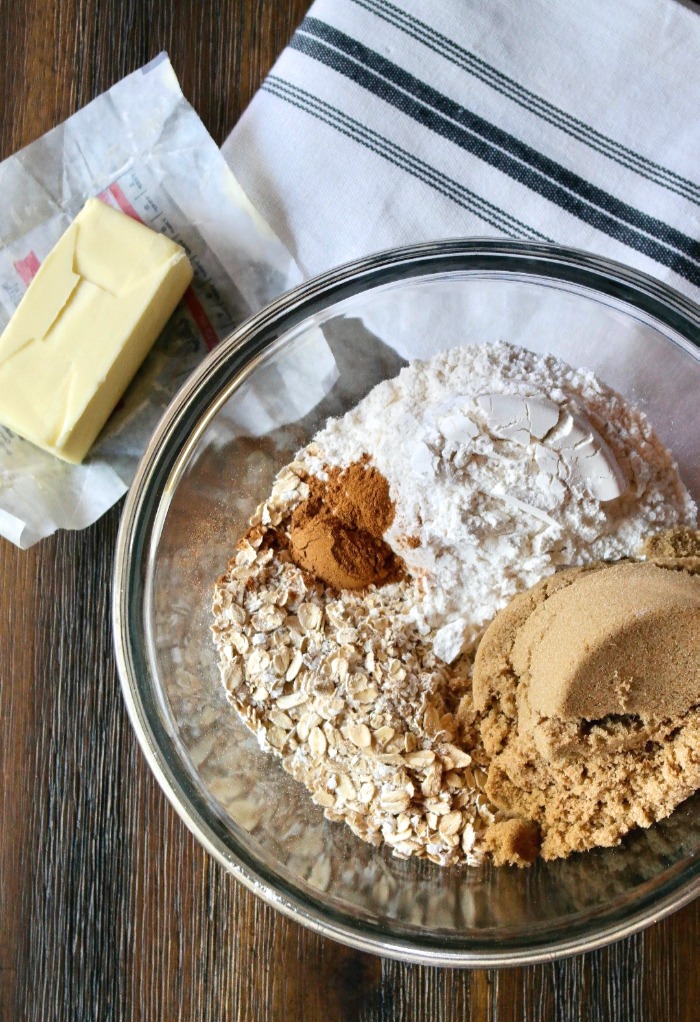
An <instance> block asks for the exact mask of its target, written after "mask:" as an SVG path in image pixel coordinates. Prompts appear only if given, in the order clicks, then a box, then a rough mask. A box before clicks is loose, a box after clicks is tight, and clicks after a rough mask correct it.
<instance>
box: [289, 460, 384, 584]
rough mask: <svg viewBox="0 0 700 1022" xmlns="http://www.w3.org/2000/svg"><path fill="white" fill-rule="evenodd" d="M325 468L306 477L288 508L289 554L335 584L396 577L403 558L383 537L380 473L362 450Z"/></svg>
mask: <svg viewBox="0 0 700 1022" xmlns="http://www.w3.org/2000/svg"><path fill="white" fill-rule="evenodd" d="M326 474H327V477H328V478H327V480H321V479H318V478H317V477H315V476H311V477H309V478H308V479H307V483H308V484H309V491H310V492H309V496H308V497H307V499H306V500H305V501H303V502H302V503H301V504H299V506H298V507H297V508H296V509H295V510H294V512H293V514H292V521H291V527H290V542H289V551H290V554H291V556H292V559H293V560H294V562H295V563H296V564H298V565H299V567H301V568H304V569H306V570H307V571H310V572H311V573H312V574H313V575H315V576H316V577H317V578H319V579H321V580H322V581H323V582H325V583H326V584H327V585H330V586H333V587H334V588H336V589H365V588H366V587H367V586H369V585H371V584H373V583H374V584H375V585H384V584H386V583H387V582H393V581H396V579H398V578H400V576H401V574H402V572H403V562H402V561H401V559H400V558H399V557H397V556H396V555H395V554H394V552H393V550H392V549H391V547H390V546H389V545H388V544H387V543H385V542H384V539H383V536H384V533H385V532H386V530H387V529H388V528H389V526H390V525H391V523H392V521H393V520H394V504H393V501H392V500H391V497H390V495H389V484H388V483H387V481H386V479H385V478H384V476H383V475H382V474H381V472H378V471H377V469H376V468H373V467H372V465H370V464H369V457H368V456H365V457H364V458H363V459H362V460H361V461H356V462H353V463H352V464H351V465H349V466H348V467H347V468H346V469H343V470H341V469H339V468H327V469H326Z"/></svg>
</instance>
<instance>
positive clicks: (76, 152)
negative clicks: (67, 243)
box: [0, 54, 313, 548]
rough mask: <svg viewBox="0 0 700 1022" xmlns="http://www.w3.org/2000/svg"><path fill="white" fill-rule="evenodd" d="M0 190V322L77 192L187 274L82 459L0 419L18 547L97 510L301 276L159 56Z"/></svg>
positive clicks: (31, 157) (9, 519)
mask: <svg viewBox="0 0 700 1022" xmlns="http://www.w3.org/2000/svg"><path fill="white" fill-rule="evenodd" d="M0 193H1V194H2V196H3V203H2V205H1V206H0V331H2V330H3V329H4V328H5V326H6V324H7V322H8V320H9V318H10V316H11V315H12V312H13V311H14V309H15V308H16V307H17V305H18V304H19V302H20V300H21V298H22V296H23V294H24V292H25V290H26V288H27V286H28V284H29V282H30V280H31V279H32V277H33V275H34V274H35V273H36V270H37V269H38V267H39V265H40V264H41V262H42V260H43V259H44V258H45V257H46V255H47V254H48V252H49V251H50V249H51V248H52V247H53V246H54V244H55V243H56V242H57V241H58V239H59V237H60V236H61V234H63V232H64V231H65V230H66V228H67V227H68V225H69V224H70V223H71V221H72V220H73V219H74V218H75V216H76V215H77V214H78V212H79V211H80V209H81V208H82V206H83V205H84V203H85V200H86V199H87V198H88V197H90V196H94V195H97V196H99V197H100V198H102V199H103V200H104V201H106V202H109V203H110V204H111V205H113V206H115V207H117V208H121V209H122V210H123V211H124V212H127V213H128V214H129V215H132V216H136V217H137V218H138V219H141V220H142V221H143V222H144V223H146V224H148V225H149V226H151V227H153V228H154V229H156V230H159V231H161V232H162V233H164V234H167V235H168V236H169V237H172V238H173V239H174V240H175V241H177V242H179V244H181V245H183V247H184V248H185V249H186V250H187V253H188V255H189V257H190V260H191V262H192V264H193V267H194V270H195V279H194V282H193V285H192V287H191V288H190V289H189V290H188V292H187V294H186V296H185V298H184V299H183V302H182V303H181V305H180V306H179V307H178V309H177V311H176V312H175V314H174V315H173V317H172V319H171V320H170V322H169V323H168V326H167V327H166V329H165V330H164V332H163V334H162V335H161V337H160V338H159V340H158V341H157V342H156V345H155V346H154V348H153V350H152V351H151V353H150V355H149V356H148V358H147V359H146V362H145V363H144V365H143V367H142V368H141V370H140V371H139V373H138V375H137V377H136V378H135V380H134V382H133V383H132V385H131V387H130V388H129V390H128V391H127V393H126V394H125V396H124V399H123V400H122V402H121V404H120V405H119V406H118V408H117V409H116V411H115V413H114V414H113V415H112V417H111V418H110V420H109V422H108V423H107V426H106V427H105V429H104V431H103V433H102V435H101V436H100V437H99V438H98V440H97V442H96V444H95V446H94V447H93V449H92V450H91V452H90V454H89V455H88V458H87V459H86V461H85V462H84V463H83V464H82V465H79V466H73V465H68V464H65V463H64V462H62V461H60V460H58V459H57V458H54V457H53V456H52V455H50V454H47V453H46V452H44V451H42V450H40V449H39V448H37V447H35V446H34V445H33V444H30V443H28V442H27V441H25V440H22V439H21V438H19V437H17V436H15V435H14V434H13V433H11V432H10V431H9V430H6V429H4V428H2V427H0V535H3V536H5V537H6V538H7V539H9V540H10V541H11V542H12V543H15V544H17V545H18V546H21V547H23V548H26V547H29V546H31V545H32V544H33V543H36V542H37V541H38V540H39V539H41V538H42V537H44V536H48V535H50V534H51V533H52V532H54V531H55V530H56V529H58V528H65V529H80V528H84V527H85V526H87V525H89V524H91V523H92V522H94V521H95V520H96V519H97V518H99V517H100V516H101V515H102V514H104V512H105V511H107V509H108V508H109V507H111V506H112V504H114V503H115V502H116V501H117V500H118V499H119V498H120V496H121V495H122V494H123V493H124V492H125V491H126V489H127V487H128V485H129V483H130V482H131V479H132V477H133V474H134V471H135V469H136V465H137V464H138V460H139V458H140V456H141V454H142V453H143V451H144V449H145V447H146V445H147V443H148V440H149V439H150V437H151V435H152V433H153V430H154V428H155V426H156V424H157V422H158V420H159V418H160V416H161V415H162V413H163V411H164V409H165V407H166V406H167V404H168V403H169V401H170V399H171V398H172V396H173V394H174V393H175V392H176V390H177V389H178V388H179V387H180V385H181V384H182V383H183V382H184V380H185V379H186V378H187V377H188V376H189V374H190V373H191V372H192V370H193V369H194V367H195V366H196V365H197V364H198V363H199V362H200V361H201V360H202V359H203V358H204V357H205V356H206V354H207V352H208V350H210V349H211V348H212V347H213V346H214V345H215V344H217V343H218V341H220V340H221V339H222V338H223V337H225V336H226V335H227V334H229V333H230V332H231V330H232V329H233V328H234V327H235V326H236V325H237V324H238V323H240V322H241V321H242V320H243V319H245V318H246V317H247V316H248V315H250V314H251V313H253V312H255V311H257V310H258V309H259V308H261V307H262V306H263V305H266V304H267V303H268V302H269V301H271V300H272V299H273V298H274V297H276V296H277V295H278V294H280V293H281V292H282V291H284V290H286V289H287V288H288V287H290V286H292V285H293V284H296V283H298V282H299V280H300V274H299V271H298V269H297V267H296V266H295V264H294V263H293V261H292V259H291V257H290V256H289V253H288V252H287V250H286V249H285V248H284V246H283V245H282V244H281V243H280V241H279V240H278V238H277V237H276V235H275V234H274V233H273V232H272V230H271V229H270V228H269V227H268V226H267V224H266V223H265V222H264V220H262V218H261V217H260V216H259V214H258V213H257V212H256V211H255V210H254V209H253V207H252V206H251V204H250V202H249V201H248V199H247V198H246V196H245V194H244V193H243V191H242V189H241V188H240V186H239V184H238V182H237V181H236V179H235V177H234V176H233V174H232V172H231V170H230V169H229V168H228V166H227V165H226V163H225V161H224V159H223V157H222V156H221V153H220V151H219V149H218V147H217V146H216V144H215V142H214V141H213V139H212V138H211V136H210V135H209V134H208V132H207V131H206V128H205V127H204V125H203V124H202V122H201V121H200V119H199V117H198V116H197V114H196V113H195V112H194V110H193V109H192V107H191V106H190V105H189V103H188V102H187V101H186V100H185V98H184V97H183V95H182V92H181V91H180V86H179V84H178V81H177V78H176V76H175V73H174V71H173V69H172V67H171V65H170V62H169V61H168V58H167V56H166V55H165V54H161V55H160V56H159V57H157V58H156V59H155V60H153V61H151V63H150V64H148V65H146V67H144V68H142V69H141V70H139V71H135V72H134V73H133V74H131V75H129V76H128V77H127V78H125V79H124V80H123V81H121V82H119V83H117V84H116V85H115V86H114V87H113V88H111V89H110V90H109V91H108V92H106V93H104V94H103V95H102V96H99V97H98V98H97V99H95V100H94V101H93V102H92V103H90V104H89V105H88V106H86V107H84V108H83V109H82V110H80V111H79V112H78V113H76V114H75V115H74V116H73V117H71V118H69V119H68V120H67V121H66V122H65V123H64V124H61V125H59V127H57V128H55V129H54V130H53V131H50V132H48V134H46V135H44V136H43V137H42V138H40V139H38V140H37V141H36V142H34V143H32V144H31V145H29V146H28V147H27V148H26V149H23V150H22V151H21V152H19V153H17V154H16V155H14V156H11V157H9V158H8V159H7V160H5V161H4V162H3V163H2V164H0ZM309 400H311V401H313V395H310V396H309Z"/></svg>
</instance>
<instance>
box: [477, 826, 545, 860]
mask: <svg viewBox="0 0 700 1022" xmlns="http://www.w3.org/2000/svg"><path fill="white" fill-rule="evenodd" d="M485 840H486V847H487V848H488V850H489V851H490V852H491V855H492V858H493V864H494V866H529V865H531V864H532V863H533V862H534V861H535V859H536V858H537V856H538V855H539V854H540V841H541V838H540V828H539V827H538V826H537V824H536V823H535V822H534V821H533V820H520V819H512V820H499V821H498V822H497V823H492V824H491V826H490V827H489V828H488V829H487V831H486V837H485Z"/></svg>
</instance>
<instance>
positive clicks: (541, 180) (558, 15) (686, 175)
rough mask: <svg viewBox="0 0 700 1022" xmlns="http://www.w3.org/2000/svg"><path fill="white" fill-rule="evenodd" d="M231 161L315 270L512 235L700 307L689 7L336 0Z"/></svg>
mask: <svg viewBox="0 0 700 1022" xmlns="http://www.w3.org/2000/svg"><path fill="white" fill-rule="evenodd" d="M223 151H224V154H225V156H226V157H227V159H228V161H229V162H230V164H231V166H232V168H233V170H234V172H235V174H236V175H237V177H238V179H239V181H240V182H241V184H242V186H243V188H244V189H245V191H246V192H247V194H248V196H249V198H250V199H251V201H252V203H253V205H254V206H255V207H256V208H257V209H258V210H259V212H260V213H261V214H262V215H263V217H264V218H265V219H266V220H267V222H268V223H269V224H270V225H271V226H272V228H273V229H274V230H275V231H276V232H277V234H278V235H279V237H280V238H281V239H282V241H283V242H284V243H285V244H286V245H287V247H288V249H289V250H290V252H291V253H292V255H293V256H294V258H295V260H296V262H297V265H298V267H299V269H300V271H301V274H302V275H303V276H311V275H313V274H315V273H318V272H320V271H322V270H325V269H328V268H330V267H332V266H335V265H338V264H340V263H343V262H346V261H348V260H350V259H354V258H357V257H359V256H363V255H367V254H369V253H371V252H375V251H378V250H380V249H384V248H390V247H393V246H395V245H400V244H405V243H410V242H418V241H428V240H434V239H437V238H454V237H460V236H481V237H484V236H506V237H511V238H520V239H523V238H529V239H539V240H550V241H554V242H558V243H560V244H565V245H569V246H573V247H576V248H581V249H587V250H589V251H593V252H596V253H599V254H601V255H605V256H609V257H611V258H613V259H617V260H620V261H621V262H624V263H627V264H628V265H632V266H635V267H638V268H639V269H641V270H644V271H646V272H647V273H651V274H653V275H655V276H656V277H657V278H660V279H663V280H665V281H666V282H668V283H670V284H672V285H673V286H675V287H676V288H678V289H679V290H681V291H683V292H685V293H686V294H687V295H689V296H690V297H692V298H694V299H695V300H696V301H697V300H699V299H700V14H698V13H696V12H695V11H694V10H693V9H691V8H690V7H688V6H684V5H682V4H681V3H678V2H677V0H615V3H610V0H391V2H390V0H316V3H314V4H313V5H312V7H311V8H310V10H309V13H308V15H307V17H306V18H305V19H304V21H303V23H302V24H301V26H300V27H299V29H298V31H297V32H296V34H295V35H294V37H293V39H292V41H291V43H290V45H289V46H288V47H287V49H286V50H285V51H284V52H283V54H282V56H281V57H280V58H279V60H278V61H277V63H276V64H275V66H274V68H273V69H272V71H271V73H270V74H269V76H268V78H267V79H266V81H265V83H264V85H263V87H262V88H261V89H260V91H259V92H258V93H257V95H256V96H255V97H254V99H253V101H252V103H251V104H250V106H249V108H248V109H247V111H246V112H245V114H244V115H243V117H242V118H241V120H240V122H239V124H238V125H237V126H236V128H235V130H234V131H233V133H232V134H231V135H230V137H229V138H228V139H227V141H226V143H225V145H224V148H223Z"/></svg>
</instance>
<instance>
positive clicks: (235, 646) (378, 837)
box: [214, 465, 498, 865]
mask: <svg viewBox="0 0 700 1022" xmlns="http://www.w3.org/2000/svg"><path fill="white" fill-rule="evenodd" d="M295 467H297V466H294V465H292V466H290V467H289V469H288V470H287V471H286V472H283V473H282V474H281V476H280V477H279V478H278V480H277V482H276V484H275V487H274V488H273V491H272V495H271V497H270V499H269V500H268V501H267V502H266V503H265V504H263V505H262V506H261V507H260V508H259V509H258V512H257V513H256V515H255V516H254V518H253V525H252V528H251V530H250V532H249V534H248V538H247V539H244V540H243V541H242V542H241V544H240V549H239V552H238V554H237V555H236V557H235V558H234V561H232V563H231V565H230V567H229V571H228V573H227V574H226V575H225V576H223V577H222V579H221V580H220V581H219V583H218V584H217V586H216V591H215V600H214V615H215V621H216V623H215V626H214V638H215V642H216V645H217V647H218V650H219V655H220V664H221V672H222V679H223V682H224V685H225V687H226V689H227V692H228V693H229V698H230V700H231V702H232V703H233V705H234V706H235V707H236V709H237V710H238V712H239V713H240V715H241V717H242V718H243V720H244V722H245V723H246V724H247V726H248V727H249V728H251V730H253V731H254V732H255V733H256V734H257V737H258V740H259V742H260V744H261V746H262V747H263V748H265V749H268V750H271V751H273V752H275V753H276V754H277V755H279V756H281V757H282V764H283V766H284V768H285V769H286V770H287V771H288V772H289V773H291V774H292V775H293V776H294V777H295V778H297V780H300V781H301V782H302V783H304V784H305V785H306V787H307V788H308V789H309V791H310V792H311V795H312V798H313V799H314V801H315V802H317V804H319V805H321V806H322V807H323V808H324V812H325V815H326V816H327V817H328V818H329V819H331V820H344V821H345V822H346V823H348V825H349V826H350V827H351V829H352V830H353V831H354V832H355V833H356V834H357V835H358V836H359V837H361V838H363V839H364V840H365V841H369V842H370V843H373V844H379V843H381V842H382V841H386V842H387V843H388V844H389V845H390V846H391V847H392V848H393V851H394V853H395V854H396V855H397V856H399V857H408V856H410V855H416V856H419V857H426V858H428V859H430V860H431V861H433V862H435V863H438V864H439V865H453V864H455V863H457V862H467V863H469V864H471V865H477V864H478V863H479V862H481V861H482V858H483V855H484V851H485V844H484V834H485V831H486V829H487V827H488V826H489V825H490V824H491V823H493V822H494V820H496V819H497V818H498V814H497V813H496V812H495V811H494V810H493V807H492V806H491V804H490V802H489V800H488V799H487V798H486V797H485V795H484V793H483V783H484V780H485V776H486V775H485V770H484V767H485V761H484V760H483V757H482V756H481V753H480V751H479V750H480V746H479V743H478V741H477V732H476V731H475V730H474V729H473V728H472V727H471V724H470V720H469V712H468V708H467V707H466V705H464V704H463V706H462V712H461V716H460V720H459V721H458V720H457V719H456V717H455V711H456V709H457V706H458V704H459V702H460V699H461V698H462V697H463V693H464V688H465V686H466V684H467V678H466V670H467V667H468V665H467V664H466V663H464V665H463V669H462V670H460V669H455V668H452V669H450V668H448V667H447V666H446V665H445V664H444V663H443V662H441V661H440V660H439V659H438V658H436V657H435V655H434V653H433V651H432V649H431V648H430V643H429V642H428V643H426V642H425V641H424V640H423V639H422V638H421V636H420V635H419V634H418V633H417V631H416V629H415V625H414V624H413V623H412V622H411V621H410V619H409V617H408V615H407V610H408V609H409V608H410V606H411V603H412V601H413V599H414V598H415V597H414V593H413V588H414V587H413V584H412V583H410V582H408V581H407V580H400V581H397V582H394V583H391V584H388V585H385V586H383V587H382V588H381V589H374V588H372V589H370V590H369V591H368V592H357V591H351V590H343V591H340V592H336V591H334V590H331V589H330V588H329V587H327V586H324V585H322V584H321V583H319V582H318V581H316V580H315V579H313V578H312V577H311V576H310V575H309V573H308V572H306V571H304V570H302V569H301V568H299V567H298V566H297V565H295V564H294V563H293V562H292V560H291V558H290V555H289V551H288V549H286V540H285V538H284V530H285V529H286V528H287V527H288V526H289V523H290V519H291V514H292V510H293V508H294V507H296V506H298V504H299V503H300V502H301V501H303V500H305V499H307V498H308V495H309V487H308V484H307V483H305V482H304V481H303V480H302V479H301V478H300V477H299V475H297V474H296V473H295V471H294V469H295ZM264 523H266V524H264ZM458 730H460V731H461V733H462V735H467V736H468V737H470V738H471V744H472V745H473V748H472V749H471V753H467V752H466V751H465V749H464V747H457V746H456V745H455V744H454V740H455V736H456V734H457V731H458Z"/></svg>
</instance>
